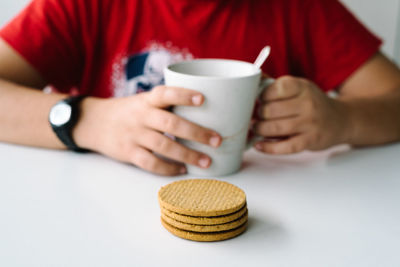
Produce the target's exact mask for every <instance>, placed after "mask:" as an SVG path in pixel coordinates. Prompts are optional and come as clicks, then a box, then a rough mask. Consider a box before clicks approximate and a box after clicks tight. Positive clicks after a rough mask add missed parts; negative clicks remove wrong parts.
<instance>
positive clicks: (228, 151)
mask: <svg viewBox="0 0 400 267" xmlns="http://www.w3.org/2000/svg"><path fill="white" fill-rule="evenodd" d="M164 77H165V84H166V85H167V86H176V87H182V88H187V89H192V90H195V91H198V92H200V93H202V94H203V95H204V103H203V105H202V106H200V107H192V106H176V107H174V108H173V112H174V113H175V114H177V115H178V116H180V117H182V118H185V119H186V120H189V121H191V122H194V123H196V124H198V125H201V126H203V127H206V128H209V129H213V130H214V131H216V132H218V133H219V134H220V135H221V136H222V138H223V142H222V144H221V146H220V147H219V148H213V147H209V146H207V145H203V144H200V143H197V142H193V141H188V140H183V139H178V142H180V143H182V144H184V145H185V146H187V147H189V148H191V149H193V150H197V151H200V152H203V153H205V154H207V155H209V156H210V157H211V159H212V164H211V166H210V167H209V168H208V169H201V168H199V167H196V166H193V165H187V169H188V173H189V174H195V175H200V176H222V175H228V174H232V173H235V172H237V171H238V170H239V169H240V167H241V163H242V157H243V153H244V151H245V150H246V149H247V148H248V147H250V144H249V142H248V140H247V134H248V129H249V124H250V120H251V116H252V112H253V109H254V105H255V102H256V99H257V97H258V96H259V95H260V93H261V92H262V91H263V89H264V88H266V87H268V86H269V85H270V84H271V83H272V82H273V81H274V80H273V79H264V80H262V78H261V77H262V71H261V70H260V69H259V68H257V67H256V66H255V65H253V64H251V63H248V62H244V61H237V60H228V59H195V60H190V61H183V62H180V63H176V64H172V65H169V66H168V67H166V68H165V69H164Z"/></svg>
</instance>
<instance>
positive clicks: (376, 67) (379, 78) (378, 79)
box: [338, 54, 400, 146]
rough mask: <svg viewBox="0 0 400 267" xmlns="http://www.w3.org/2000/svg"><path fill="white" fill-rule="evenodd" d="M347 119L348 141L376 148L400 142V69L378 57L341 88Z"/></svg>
mask: <svg viewBox="0 0 400 267" xmlns="http://www.w3.org/2000/svg"><path fill="white" fill-rule="evenodd" d="M339 93H340V95H339V100H338V101H339V102H340V103H342V104H343V105H344V108H345V110H346V115H347V117H348V122H347V127H346V128H347V131H346V136H345V141H346V142H347V143H349V144H352V145H357V146H365V145H377V144H383V143H388V142H394V141H398V140H400V70H399V68H398V67H397V66H396V65H394V64H393V63H392V62H391V61H390V60H388V59H387V58H386V57H385V56H383V55H382V54H377V55H376V56H374V57H373V58H372V59H371V60H369V61H368V62H367V63H366V64H364V66H362V67H361V68H360V69H359V70H358V71H357V72H356V73H355V74H354V75H352V76H351V77H350V78H349V79H347V80H346V81H345V82H344V83H343V85H342V86H341V87H340V88H339Z"/></svg>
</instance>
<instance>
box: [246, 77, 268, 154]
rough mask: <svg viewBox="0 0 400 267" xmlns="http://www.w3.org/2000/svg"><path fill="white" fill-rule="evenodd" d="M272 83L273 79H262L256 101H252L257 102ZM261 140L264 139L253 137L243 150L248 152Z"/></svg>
mask: <svg viewBox="0 0 400 267" xmlns="http://www.w3.org/2000/svg"><path fill="white" fill-rule="evenodd" d="M274 82H275V79H273V78H265V79H262V80H261V82H260V86H259V87H258V91H257V95H256V99H254V100H257V98H258V97H259V96H260V95H261V94H262V93H263V92H264V91H265V90H266V89H267V88H268V87H270V86H271V85H272V84H273V83H274ZM262 140H264V137H262V136H253V137H252V138H251V139H249V140H248V141H247V144H246V149H245V150H249V149H250V148H252V147H253V145H254V144H255V143H256V142H258V141H262Z"/></svg>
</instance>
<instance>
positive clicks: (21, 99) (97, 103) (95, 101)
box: [0, 41, 222, 175]
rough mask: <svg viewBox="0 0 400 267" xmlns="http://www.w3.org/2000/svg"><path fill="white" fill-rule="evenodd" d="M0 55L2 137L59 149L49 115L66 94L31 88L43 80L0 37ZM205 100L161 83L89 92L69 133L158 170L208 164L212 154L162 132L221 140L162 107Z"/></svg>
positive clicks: (82, 142)
mask: <svg viewBox="0 0 400 267" xmlns="http://www.w3.org/2000/svg"><path fill="white" fill-rule="evenodd" d="M0 59H1V60H0V141H3V142H9V143H15V144H22V145H29V146H37V147H46V148H55V149H63V148H64V145H63V144H62V143H61V142H60V141H59V140H58V139H57V137H56V135H55V134H54V133H53V131H52V129H51V127H50V125H49V122H48V114H49V111H50V108H51V107H52V106H53V105H54V104H55V103H56V102H57V101H59V100H61V99H63V98H65V97H66V95H63V94H44V93H43V92H41V91H40V90H37V89H36V90H35V88H43V87H44V85H45V84H46V83H45V81H44V80H43V79H42V78H41V77H40V75H39V74H38V73H37V72H36V71H35V69H34V68H32V67H31V66H30V65H29V64H28V63H27V62H26V61H25V60H24V59H23V58H21V57H20V56H19V55H18V54H17V53H16V52H15V51H13V50H12V49H11V48H10V47H9V46H8V45H6V44H5V43H4V42H2V41H0ZM203 101H204V99H203V96H202V95H201V94H199V93H197V92H194V91H191V90H186V89H181V88H171V87H164V86H159V87H157V88H154V89H153V90H152V91H151V92H149V93H143V94H139V95H135V96H131V97H127V98H120V99H100V98H94V97H88V98H86V99H85V100H84V101H83V102H82V103H81V116H80V119H79V121H78V123H77V125H76V126H75V128H74V129H73V132H72V136H73V138H74V139H75V142H76V143H77V145H78V146H80V147H82V148H87V149H90V150H93V151H96V152H99V153H102V154H104V155H106V156H108V157H112V158H114V159H117V160H120V161H123V162H127V163H131V164H134V165H136V166H138V167H140V168H142V169H145V170H147V171H150V172H154V173H157V174H162V175H177V174H182V173H184V172H185V168H184V167H183V165H182V163H187V164H193V165H198V166H199V167H202V168H208V167H209V166H210V165H211V159H210V158H209V157H208V156H207V155H204V154H202V153H199V152H197V151H193V150H191V149H189V148H186V147H184V146H182V145H180V144H178V143H177V142H175V141H173V140H171V139H169V138H167V137H166V136H165V135H163V134H162V133H164V132H166V133H169V134H172V135H174V136H177V137H180V138H185V139H189V140H193V141H197V142H200V143H203V144H207V145H210V146H213V147H218V146H219V145H220V143H221V140H222V139H221V137H220V136H219V135H218V134H217V133H215V132H214V131H212V130H210V129H205V128H202V127H200V126H197V125H194V124H192V123H190V122H189V121H186V120H183V119H181V118H179V117H177V116H176V115H174V114H172V113H170V112H167V111H165V110H164V109H163V108H166V107H169V106H172V105H193V106H199V105H201V104H202V103H203ZM153 152H156V153H157V154H160V155H162V156H164V157H167V158H169V159H172V160H174V162H172V161H167V160H164V159H161V158H160V157H158V156H156V155H155V154H154V153H153Z"/></svg>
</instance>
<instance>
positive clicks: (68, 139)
mask: <svg viewBox="0 0 400 267" xmlns="http://www.w3.org/2000/svg"><path fill="white" fill-rule="evenodd" d="M85 97H86V96H85V95H79V96H71V97H68V98H66V99H64V100H62V101H61V102H64V103H65V104H68V105H69V106H71V118H70V120H69V121H68V122H67V123H66V124H65V125H62V126H55V125H53V124H51V126H52V128H53V131H54V132H55V134H56V135H57V137H58V138H59V139H60V141H61V142H63V144H64V145H65V146H66V147H67V148H68V149H69V150H72V151H75V152H80V153H85V152H89V150H87V149H83V148H80V147H78V146H77V144H76V143H75V141H74V139H73V138H72V130H73V128H74V127H75V125H76V123H77V122H78V119H79V115H80V103H81V101H82V100H83V99H84V98H85Z"/></svg>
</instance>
